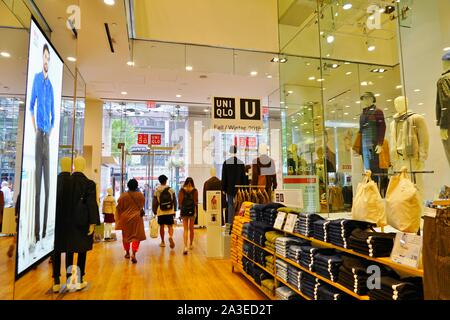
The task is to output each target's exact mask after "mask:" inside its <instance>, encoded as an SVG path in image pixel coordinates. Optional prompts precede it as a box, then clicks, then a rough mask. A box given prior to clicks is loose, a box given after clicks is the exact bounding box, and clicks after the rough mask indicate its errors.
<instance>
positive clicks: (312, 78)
mask: <svg viewBox="0 0 450 320" xmlns="http://www.w3.org/2000/svg"><path fill="white" fill-rule="evenodd" d="M308 80H310V81H312V80H316V77H309V78H308Z"/></svg>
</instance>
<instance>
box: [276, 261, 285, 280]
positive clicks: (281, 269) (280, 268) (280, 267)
mask: <svg viewBox="0 0 450 320" xmlns="http://www.w3.org/2000/svg"><path fill="white" fill-rule="evenodd" d="M276 264H277V276H278V277H280V278H281V280H284V281H285V282H287V281H288V263H286V262H284V261H282V260H277V262H276Z"/></svg>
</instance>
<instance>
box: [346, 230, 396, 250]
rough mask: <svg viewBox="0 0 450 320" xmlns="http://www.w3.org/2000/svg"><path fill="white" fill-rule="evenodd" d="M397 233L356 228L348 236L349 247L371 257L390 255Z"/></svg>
mask: <svg viewBox="0 0 450 320" xmlns="http://www.w3.org/2000/svg"><path fill="white" fill-rule="evenodd" d="M395 235H396V234H395V233H381V232H374V231H372V230H367V231H365V230H361V229H355V230H353V232H352V234H351V235H350V237H349V238H348V248H349V249H353V250H355V251H356V252H359V253H362V254H366V255H368V256H370V257H389V256H390V255H391V252H392V248H393V247H394V240H395Z"/></svg>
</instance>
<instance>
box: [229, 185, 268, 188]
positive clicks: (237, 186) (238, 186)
mask: <svg viewBox="0 0 450 320" xmlns="http://www.w3.org/2000/svg"><path fill="white" fill-rule="evenodd" d="M234 187H235V188H265V187H266V186H243V185H242V186H241V185H235V186H234Z"/></svg>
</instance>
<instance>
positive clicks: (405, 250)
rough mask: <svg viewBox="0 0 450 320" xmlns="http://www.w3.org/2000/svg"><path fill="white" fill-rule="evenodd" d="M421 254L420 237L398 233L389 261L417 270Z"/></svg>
mask: <svg viewBox="0 0 450 320" xmlns="http://www.w3.org/2000/svg"><path fill="white" fill-rule="evenodd" d="M421 253H422V237H421V236H419V235H417V234H414V233H404V232H399V233H397V235H396V237H395V242H394V248H393V249H392V253H391V260H392V261H394V262H396V263H398V264H403V265H405V266H409V267H413V268H418V267H419V259H420V254H421Z"/></svg>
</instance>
